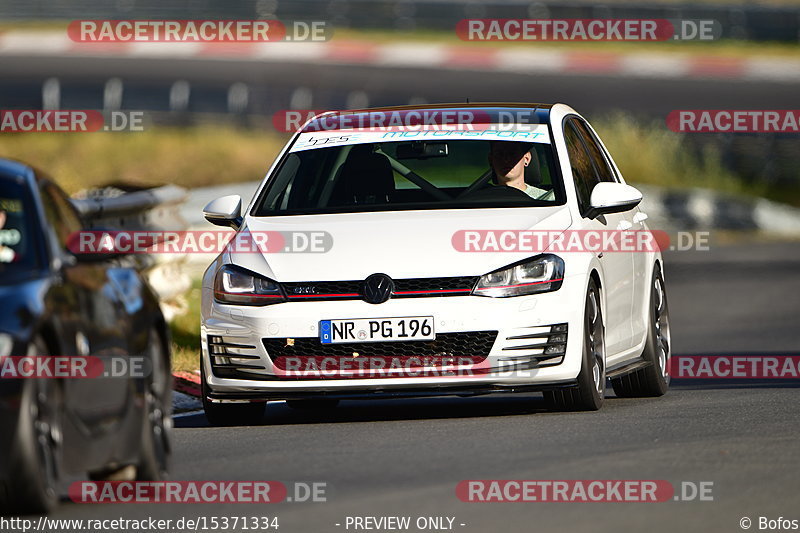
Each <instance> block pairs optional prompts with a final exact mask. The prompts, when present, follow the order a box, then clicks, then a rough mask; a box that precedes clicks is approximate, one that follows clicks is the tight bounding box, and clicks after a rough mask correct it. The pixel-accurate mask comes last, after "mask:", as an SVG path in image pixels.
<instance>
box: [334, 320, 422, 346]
mask: <svg viewBox="0 0 800 533" xmlns="http://www.w3.org/2000/svg"><path fill="white" fill-rule="evenodd" d="M435 338H436V332H435V331H434V330H433V317H432V316H406V317H399V318H355V319H336V320H320V322H319V340H320V342H322V344H337V343H342V342H384V341H425V340H434V339H435Z"/></svg>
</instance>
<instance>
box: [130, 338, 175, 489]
mask: <svg viewBox="0 0 800 533" xmlns="http://www.w3.org/2000/svg"><path fill="white" fill-rule="evenodd" d="M148 351H149V352H150V353H149V355H150V363H151V364H152V368H153V370H152V372H151V373H150V376H148V378H147V380H146V383H145V389H144V413H143V423H142V436H141V447H140V452H139V453H140V456H139V464H138V465H137V466H136V479H137V480H139V481H161V480H164V479H166V478H167V476H168V473H169V456H170V452H171V446H170V433H171V430H172V372H171V371H170V367H169V358H168V357H166V355H165V349H164V345H163V343H162V337H161V335H159V333H158V331H157V330H155V329H153V330H151V331H150V344H149V346H148Z"/></svg>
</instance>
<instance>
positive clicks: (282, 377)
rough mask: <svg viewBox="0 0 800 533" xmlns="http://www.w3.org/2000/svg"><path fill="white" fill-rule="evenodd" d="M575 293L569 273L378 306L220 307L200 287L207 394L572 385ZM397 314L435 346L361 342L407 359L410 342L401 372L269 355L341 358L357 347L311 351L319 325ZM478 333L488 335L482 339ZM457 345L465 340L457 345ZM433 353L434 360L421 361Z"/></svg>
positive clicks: (576, 354) (241, 396)
mask: <svg viewBox="0 0 800 533" xmlns="http://www.w3.org/2000/svg"><path fill="white" fill-rule="evenodd" d="M584 292H585V281H584V280H583V279H581V277H580V276H574V277H572V278H569V277H568V278H566V279H565V280H564V283H563V284H562V286H561V288H560V289H559V290H557V291H554V292H550V293H543V294H537V295H530V296H520V297H512V298H488V297H481V296H452V297H427V298H406V299H393V300H389V301H387V302H385V303H383V304H378V305H372V304H368V303H366V302H363V301H360V300H348V301H316V302H286V303H281V304H276V305H269V306H264V307H252V306H238V305H225V304H220V303H218V302H215V301H214V300H213V296H212V294H211V291H210V289H207V288H204V290H203V313H202V315H203V321H202V324H201V345H202V364H203V370H204V374H205V376H206V384H207V388H208V395H207V396H208V398H209V399H210V400H212V401H216V402H229V401H254V400H256V401H257V400H281V399H292V398H313V397H331V398H334V397H335V398H371V397H376V396H428V395H431V396H433V395H435V396H438V395H448V394H457V395H473V394H485V393H493V392H521V391H535V390H545V389H550V388H560V387H568V386H572V385H574V384H575V380H576V377H577V375H578V373H579V371H580V367H581V354H582V338H583V335H582V321H583V300H584V296H585V295H584ZM404 316H433V317H434V322H435V328H436V335H437V341H442V343H444V344H442V343H440V344H434V343H431V344H430V345H428V346H423V345H422V344H418V343H394V342H387V343H370V345H371V348H369V349H371V350H372V352H370V353H375V354H377V353H382V352H380V346H378V345H385V346H386V348H387V349H386V355H387V356H393V354H394V355H397V356H398V357H399V358H400V359H402V360H403V361H405V363H408V357H409V356H412V357H413V355H415V354H414V351H415V350H416V349H417V347H416V346H415V347H413V348H412V347H411V346H410V345H417V346H419V350H420V352H423V353H420V354H418V355H419V356H420V357H418V358H417V359H416V360H415V361H412V362H411V366H408V364H406V365H405V366H403V365H398V368H394V369H391V368H390V369H386V370H374V369H373V368H372V366H371V365H367V367H366V368H367V369H368V370H367V371H365V370H364V367H363V366H362V367H360V366H359V365H358V364H352V363H351V364H350V365H349V366H347V367H345V368H346V369H347V370H342V368H343V367H342V366H338V365H337V366H335V370H331V371H325V370H324V369H322V368H320V369H319V371H314V370H313V369H314V368H319V367H313V368H312V370H309V369H308V367H305V366H304V367H302V368H301V370H299V371H287V370H286V366H285V365H283V364H281V363H280V362H279V359H278V358H277V357H276V356H278V357H280V356H282V355H286V354H296V355H297V356H299V357H300V358H301V359H302V358H303V357H306V356H308V358H309V359H310V358H312V357H316V358H317V362H319V360H320V358H323V359H324V357H325V355H326V353H328V352H326V351H325V350H327V349H331V350H333V351H331V352H330V355H332V356H333V355H335V356H336V357H337V358H340V359H341V358H342V357H343V355H342V349H345V350H346V349H349V348H350V347H358V345H355V344H354V345H352V346H343V345H321V344H320V343H319V340H318V336H319V331H318V327H319V322H320V321H321V320H328V319H336V318H386V317H404ZM553 326H558V327H557V328H553ZM563 326H566V327H565V328H564V327H563ZM556 329H557V330H559V331H563V329H566V331H563V334H564V335H565V336H566V345H565V346H564V347H563V355H558V356H556V357H552V356H547V357H545V356H544V355H543V353H544V351H545V347H544V346H540V345H544V344H548V342H549V341H551V340H553V339H555V337H553V335H555V334H556V333H555V332H554V331H555V330H556ZM478 334H480V335H478ZM487 334H490V335H491V336H492V338H491V339H489V341H488V342H487V341H486V335H487ZM559 334H560V333H559ZM447 339H451V340H452V341H453V342H445V341H446V340H447ZM459 339H468V340H469V343H465V345H464V346H457V344H458V340H459ZM476 339H478V340H480V342H477V341H476ZM209 340H212V341H213V343H212V344H211V347H210V343H209ZM557 340H560V339H557ZM550 344H558V343H554V342H551V343H550ZM397 345H404V346H397ZM362 346H363V345H362ZM442 346H446V348H442ZM533 346H537V347H533ZM302 347H306V348H302ZM328 347H337V348H328ZM356 349H358V348H356ZM365 349H366V350H367V351H369V349H367V347H365ZM210 350H212V351H213V352H214V353H213V354H211V353H210ZM304 350H306V351H304ZM437 350H439V351H437ZM222 351H224V352H225V355H220V352H222ZM363 351H365V350H361V349H359V352H363ZM359 352H357V353H359ZM212 355H213V361H214V364H212ZM436 355H441V356H442V357H441V358H439V359H430V358H426V357H427V356H436ZM448 355H452V356H453V357H450V358H448V357H447V356H448ZM237 356H239V357H237ZM357 357H358V355H355V356H354V357H353V358H352V360H353V361H355V360H356V358H357ZM467 357H469V358H470V360H469V361H468V360H467V359H466V358H467ZM403 358H404V359H403ZM345 359H347V357H345ZM431 361H435V362H437V363H438V364H433V363H431ZM400 367H401V368H400ZM295 368H296V367H295ZM359 368H361V370H359Z"/></svg>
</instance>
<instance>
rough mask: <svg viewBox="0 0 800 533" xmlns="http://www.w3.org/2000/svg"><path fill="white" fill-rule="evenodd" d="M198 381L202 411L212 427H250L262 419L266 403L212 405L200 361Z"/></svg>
mask: <svg viewBox="0 0 800 533" xmlns="http://www.w3.org/2000/svg"><path fill="white" fill-rule="evenodd" d="M200 381H201V389H202V396H203V411H205V413H206V419H208V423H209V424H211V425H212V426H252V425H255V424H258V423H259V422H261V420H262V419H263V418H264V407H265V406H266V402H260V403H259V402H247V403H212V402H211V401H210V400H209V399H208V395H209V393H210V392H211V390H210V389H209V388H208V385H207V384H206V373H205V369H204V368H203V362H202V361H200Z"/></svg>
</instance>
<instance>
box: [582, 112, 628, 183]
mask: <svg viewBox="0 0 800 533" xmlns="http://www.w3.org/2000/svg"><path fill="white" fill-rule="evenodd" d="M570 123H571V124H572V125H573V126H575V129H576V130H577V132H578V134H579V135H580V137H581V139H583V142H584V143H586V148H587V149H588V152H589V157H590V158H591V159H592V163H594V167H595V169H596V170H597V174H598V178H599V179H600V181H610V182H615V181H617V179H616V176H617V175H616V172H614V169H613V168H612V166H611V165H610V164H609V162H608V159H607V157H606V154H605V153H604V152H603V148H602V147H601V146H600V144H599V143H598V142H597V140H596V139H595V136H594V135H592V132H591V131H589V128H587V127H586V124H584V123H583V122H582V121H580V120H575V119H572V120H570Z"/></svg>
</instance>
